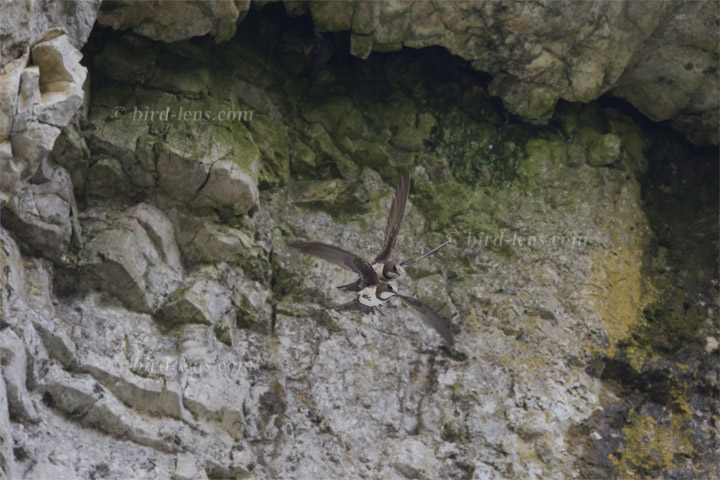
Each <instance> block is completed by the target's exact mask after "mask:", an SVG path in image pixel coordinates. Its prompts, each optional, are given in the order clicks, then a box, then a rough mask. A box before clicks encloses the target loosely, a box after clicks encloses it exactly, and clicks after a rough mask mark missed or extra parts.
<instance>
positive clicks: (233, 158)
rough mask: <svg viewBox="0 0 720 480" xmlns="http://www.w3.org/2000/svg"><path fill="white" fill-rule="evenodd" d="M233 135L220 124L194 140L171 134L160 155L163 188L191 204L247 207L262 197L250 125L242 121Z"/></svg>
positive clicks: (242, 210)
mask: <svg viewBox="0 0 720 480" xmlns="http://www.w3.org/2000/svg"><path fill="white" fill-rule="evenodd" d="M231 135H232V136H231V138H230V139H228V138H227V134H226V133H225V131H224V130H223V129H220V128H216V127H207V128H206V129H205V132H204V133H203V134H202V135H201V136H200V138H196V139H192V140H190V139H188V138H183V137H182V136H180V135H173V134H172V133H171V134H170V135H168V137H172V138H168V143H167V144H166V145H165V148H164V149H162V151H161V152H160V154H159V155H158V157H157V164H156V165H157V175H158V177H159V179H158V180H159V181H158V188H159V189H160V190H161V191H163V192H164V193H165V194H167V195H168V196H169V197H170V198H173V199H176V200H181V201H183V202H184V203H186V204H189V205H190V206H191V207H192V208H196V209H205V210H207V209H208V208H210V207H220V208H223V209H227V210H229V211H230V212H232V213H233V214H235V215H240V214H244V213H247V211H248V210H250V209H251V208H253V207H254V206H255V205H256V203H257V201H258V197H259V192H258V189H257V185H256V180H257V176H258V163H259V160H260V152H259V151H258V149H257V147H256V146H255V144H254V143H252V139H251V138H250V136H249V135H250V134H249V132H248V131H247V130H246V129H244V128H242V127H237V128H235V129H233V132H232V134H231ZM226 140H231V142H230V143H228V142H227V141H226Z"/></svg>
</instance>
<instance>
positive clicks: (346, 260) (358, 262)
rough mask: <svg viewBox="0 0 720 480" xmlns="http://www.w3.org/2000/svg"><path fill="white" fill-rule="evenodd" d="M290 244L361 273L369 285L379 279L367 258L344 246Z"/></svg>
mask: <svg viewBox="0 0 720 480" xmlns="http://www.w3.org/2000/svg"><path fill="white" fill-rule="evenodd" d="M290 246H291V247H292V248H295V249H297V250H300V251H301V252H303V253H307V254H308V255H314V256H316V257H318V258H322V259H323V260H327V261H328V262H330V263H334V264H335V265H337V266H339V267H342V268H344V269H346V270H350V271H351V272H355V273H357V274H360V276H362V279H363V282H364V283H365V284H367V285H373V284H376V283H377V282H378V281H379V279H378V275H377V272H375V270H374V269H373V268H372V265H370V264H369V263H368V262H367V260H364V259H362V258H360V257H358V256H357V255H355V254H354V253H351V252H348V251H347V250H343V249H342V248H338V247H334V246H332V245H327V244H325V243H320V242H295V243H291V244H290Z"/></svg>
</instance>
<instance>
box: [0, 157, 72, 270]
mask: <svg viewBox="0 0 720 480" xmlns="http://www.w3.org/2000/svg"><path fill="white" fill-rule="evenodd" d="M31 180H32V183H29V184H28V185H27V186H26V187H25V188H23V189H22V190H21V191H20V192H19V193H18V194H17V195H16V196H15V197H14V198H13V200H12V204H11V208H5V209H4V210H3V218H2V224H3V226H4V227H5V228H8V229H9V230H10V231H12V232H13V234H14V235H15V236H16V238H18V239H19V240H20V241H21V243H22V245H23V246H24V247H26V248H27V249H28V250H29V251H31V252H34V253H36V254H38V255H41V256H43V257H45V258H48V259H51V260H53V261H55V262H61V261H62V259H63V256H64V255H65V252H66V251H67V249H68V248H69V246H70V243H71V241H74V244H75V245H76V246H80V245H81V244H82V230H81V227H80V222H79V220H78V208H77V205H76V202H75V195H74V193H73V186H72V180H71V179H70V175H69V174H68V172H67V171H66V170H65V169H64V168H62V167H59V166H57V165H54V164H52V163H51V162H50V161H49V160H47V159H45V160H44V161H43V162H42V164H41V165H40V166H39V168H38V170H37V171H36V172H35V175H34V176H33V177H32V179H31Z"/></svg>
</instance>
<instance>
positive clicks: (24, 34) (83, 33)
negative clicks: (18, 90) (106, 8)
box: [0, 0, 101, 66]
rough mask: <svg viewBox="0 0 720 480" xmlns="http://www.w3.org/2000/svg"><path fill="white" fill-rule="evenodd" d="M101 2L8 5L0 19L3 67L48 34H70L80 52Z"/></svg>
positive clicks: (0, 63)
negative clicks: (52, 30)
mask: <svg viewBox="0 0 720 480" xmlns="http://www.w3.org/2000/svg"><path fill="white" fill-rule="evenodd" d="M100 1H101V0H88V1H84V2H74V3H70V4H64V3H63V2H60V3H50V4H47V3H45V2H41V1H37V0H31V1H28V2H6V3H4V4H3V15H2V18H0V37H2V38H4V39H5V40H4V41H3V42H2V44H0V66H2V65H5V64H6V63H7V62H8V61H12V60H13V59H16V58H18V57H19V56H21V55H22V53H23V51H24V50H25V48H27V47H28V46H29V45H34V44H35V43H37V42H38V41H40V39H42V37H44V36H45V34H46V32H47V31H48V30H51V29H55V28H61V29H63V30H64V31H65V32H67V35H68V39H69V40H70V43H71V44H72V46H73V47H74V48H76V49H77V50H80V48H82V46H83V45H85V42H86V41H87V38H88V36H89V35H90V31H91V30H92V28H93V25H94V24H95V16H96V14H97V9H98V7H99V6H100Z"/></svg>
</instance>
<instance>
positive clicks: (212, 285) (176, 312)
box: [162, 267, 235, 325]
mask: <svg viewBox="0 0 720 480" xmlns="http://www.w3.org/2000/svg"><path fill="white" fill-rule="evenodd" d="M218 275H219V272H218V271H217V269H216V268H215V267H206V268H201V269H199V270H196V271H194V272H193V273H192V274H190V275H188V276H186V277H185V279H184V281H183V285H182V286H180V287H179V288H178V289H177V290H175V291H174V292H173V293H172V294H171V295H170V297H169V298H168V299H167V301H166V302H165V304H164V305H163V307H162V318H163V321H164V322H166V323H168V324H170V325H172V324H177V323H202V324H205V325H215V324H216V323H218V322H221V321H222V320H223V319H224V318H225V317H231V318H232V320H233V323H234V320H235V312H234V309H233V308H232V307H233V304H232V300H231V298H230V297H231V294H230V291H229V290H228V289H227V288H225V286H223V285H222V284H220V283H219V282H218V281H217V280H216V278H217V277H218Z"/></svg>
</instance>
